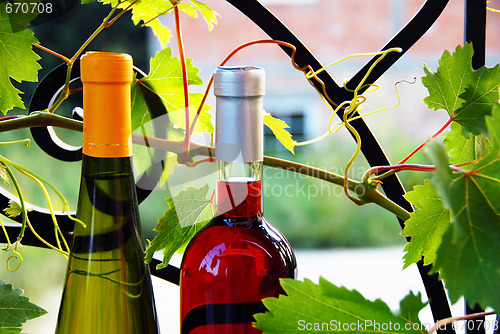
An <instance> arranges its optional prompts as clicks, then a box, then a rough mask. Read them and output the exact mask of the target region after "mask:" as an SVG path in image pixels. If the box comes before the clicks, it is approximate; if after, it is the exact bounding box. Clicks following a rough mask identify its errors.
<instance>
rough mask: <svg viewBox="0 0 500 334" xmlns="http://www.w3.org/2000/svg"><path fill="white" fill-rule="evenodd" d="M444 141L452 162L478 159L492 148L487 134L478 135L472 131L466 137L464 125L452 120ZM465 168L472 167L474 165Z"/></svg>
mask: <svg viewBox="0 0 500 334" xmlns="http://www.w3.org/2000/svg"><path fill="white" fill-rule="evenodd" d="M443 142H444V144H445V146H446V152H448V156H449V157H450V163H451V164H457V163H461V162H468V161H474V160H478V159H480V158H482V157H484V156H486V154H487V153H488V152H489V150H490V148H491V142H490V140H489V139H488V138H486V136H485V135H483V134H480V135H477V136H476V135H474V134H472V133H470V134H469V136H468V137H465V136H464V135H463V132H462V126H461V125H460V124H459V123H456V122H452V124H451V130H450V131H448V133H447V134H446V137H445V139H444V141H443ZM463 168H465V169H468V168H472V165H467V166H464V167H463Z"/></svg>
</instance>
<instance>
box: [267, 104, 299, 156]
mask: <svg viewBox="0 0 500 334" xmlns="http://www.w3.org/2000/svg"><path fill="white" fill-rule="evenodd" d="M264 124H265V125H266V126H267V127H269V129H271V131H272V132H273V134H274V136H275V137H276V139H278V140H279V142H280V143H281V144H283V146H285V148H286V149H287V150H289V151H290V152H292V154H295V153H294V147H295V144H294V143H293V140H292V135H291V134H290V132H288V131H287V130H285V129H286V128H289V126H288V124H286V122H285V121H282V120H281V119H278V118H275V117H273V116H272V115H271V114H265V115H264Z"/></svg>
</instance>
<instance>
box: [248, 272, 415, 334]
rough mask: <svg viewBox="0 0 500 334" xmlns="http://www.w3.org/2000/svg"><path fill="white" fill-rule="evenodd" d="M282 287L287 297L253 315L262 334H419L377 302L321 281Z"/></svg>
mask: <svg viewBox="0 0 500 334" xmlns="http://www.w3.org/2000/svg"><path fill="white" fill-rule="evenodd" d="M281 286H282V287H283V289H284V290H285V292H286V295H280V296H279V298H266V299H264V305H265V306H266V308H267V309H268V310H269V312H266V313H259V314H256V315H255V319H256V320H257V323H256V324H255V327H256V328H258V329H260V330H262V331H264V333H265V334H273V333H279V334H281V333H296V332H298V331H304V332H305V333H325V332H330V331H335V332H336V333H364V332H366V333H421V332H420V331H418V330H417V329H413V324H412V323H410V322H408V321H406V320H405V319H403V318H402V317H399V316H396V315H394V314H393V313H392V312H391V310H390V309H389V307H388V306H387V304H385V303H384V302H383V301H381V300H380V299H377V300H375V301H370V300H367V299H365V298H364V297H363V296H362V295H361V294H360V293H359V292H358V291H356V290H348V289H346V288H344V287H337V286H335V285H333V284H332V283H330V282H328V281H327V280H325V279H324V278H322V277H321V278H320V279H319V284H315V283H313V282H311V281H310V280H307V279H306V280H305V281H304V282H301V281H298V280H293V279H282V280H281ZM412 313H413V312H412ZM389 324H390V325H389ZM377 326H379V327H377ZM418 326H419V325H418V324H417V325H415V327H417V328H418ZM346 329H348V330H346Z"/></svg>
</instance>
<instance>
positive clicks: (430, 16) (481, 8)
mask: <svg viewBox="0 0 500 334" xmlns="http://www.w3.org/2000/svg"><path fill="white" fill-rule="evenodd" d="M227 2H228V3H230V4H231V5H233V6H234V7H235V8H237V9H238V10H239V11H241V12H242V13H243V14H245V15H246V16H248V17H249V18H250V19H251V20H252V21H253V22H254V23H255V24H256V25H258V26H259V27H260V28H261V29H262V30H263V31H264V32H266V33H267V34H268V35H269V36H270V37H271V38H273V39H276V40H280V41H284V42H288V43H290V44H292V45H294V46H295V47H296V49H297V52H296V55H295V61H296V63H297V65H298V66H301V67H302V66H305V65H310V66H311V67H312V68H313V69H314V70H319V69H321V68H322V67H323V66H322V65H321V64H320V63H319V62H318V61H317V60H316V59H315V57H314V55H313V54H312V53H311V52H310V51H309V50H308V49H307V48H306V46H305V45H304V44H303V43H302V42H301V41H300V40H298V38H297V37H295V35H294V34H293V33H292V32H291V31H290V30H289V29H288V28H287V27H286V26H285V25H284V24H283V23H282V22H281V21H280V20H279V19H278V18H277V17H276V16H274V14H273V13H271V12H270V11H269V10H268V9H267V8H266V7H264V6H263V5H262V4H261V3H260V2H259V1H258V0H227ZM448 2H449V0H427V1H426V2H425V3H424V5H423V6H422V7H421V9H420V10H419V11H418V13H416V15H415V16H414V17H413V18H412V19H411V20H410V21H409V22H408V24H407V25H406V26H405V27H403V28H402V30H401V31H400V32H399V33H398V34H396V35H395V36H394V37H393V38H392V39H391V41H389V42H388V43H387V44H386V45H385V46H384V47H383V48H381V50H386V49H388V48H391V47H400V48H402V49H403V52H402V53H391V54H389V55H387V56H386V57H385V58H384V59H383V60H382V61H381V62H380V63H379V64H378V65H377V67H376V68H375V69H374V70H373V71H372V73H371V74H370V76H369V77H368V79H367V81H366V82H367V83H373V82H375V81H376V80H377V79H378V78H379V77H380V76H382V75H383V74H384V73H385V72H386V71H387V70H388V69H389V68H390V67H391V66H392V65H393V64H394V63H395V62H396V61H397V60H398V59H399V58H400V57H401V56H403V54H404V53H405V52H406V51H408V50H409V49H410V48H411V47H412V46H413V45H414V43H415V42H417V41H418V40H419V39H420V38H421V37H422V36H423V35H424V34H425V33H426V32H427V30H428V29H429V28H430V27H431V26H432V25H433V24H434V23H435V22H436V20H437V19H438V17H439V16H440V15H441V13H442V11H443V10H444V8H445V7H446V6H447V4H448ZM465 13H466V15H465V40H466V41H471V42H472V43H473V46H474V50H475V55H474V58H473V67H474V68H478V67H480V66H482V65H484V63H485V36H486V31H485V25H486V0H466V6H465ZM283 50H284V51H285V52H286V53H287V54H288V55H289V56H291V50H289V49H287V48H283ZM376 59H377V57H374V58H373V59H371V60H370V61H369V62H368V63H367V64H366V65H365V66H364V67H363V68H362V69H360V71H359V72H358V73H357V74H356V75H355V76H354V77H353V78H352V79H351V80H350V81H349V82H348V84H347V86H348V87H355V86H357V84H358V83H359V82H360V81H361V79H362V78H363V77H364V76H365V74H366V73H367V71H368V69H369V67H370V66H371V65H372V64H373V62H374V61H375V60H376ZM59 68H60V69H59V70H57V69H56V70H57V73H52V72H51V74H49V75H48V76H47V77H46V78H44V80H42V81H41V82H40V84H39V86H38V87H37V91H36V92H35V94H34V97H33V100H32V102H31V104H30V111H34V110H43V109H45V108H46V107H47V105H48V102H49V100H50V97H51V96H53V95H54V94H55V93H56V90H57V89H58V88H57V87H58V84H59V86H60V85H61V84H62V82H64V78H62V79H61V78H60V77H59V76H61V75H62V74H64V75H65V73H66V68H65V66H63V65H61V66H60V67H59ZM77 68H78V66H75V67H74V69H77ZM56 70H54V72H56ZM74 72H75V73H74V74H73V78H74V79H75V80H77V79H78V77H79V73H78V70H76V71H74ZM60 73H61V74H60ZM139 75H140V72H139ZM318 77H319V78H320V79H321V80H322V81H323V82H324V83H325V86H326V94H327V95H328V96H329V97H330V98H331V99H332V100H333V101H334V102H335V103H341V102H343V101H346V100H350V99H351V98H352V93H350V92H348V91H347V90H345V89H343V88H341V87H340V86H338V85H337V83H336V82H335V81H334V80H333V78H332V77H331V76H330V75H329V74H328V72H327V71H323V72H321V73H319V74H318ZM318 88H320V87H318ZM319 91H321V89H319ZM37 92H38V93H37ZM143 93H144V94H146V101H147V103H148V106H149V107H150V108H151V110H152V111H153V112H155V111H156V112H157V113H158V114H157V115H161V114H166V111H165V110H164V107H163V104H162V103H161V101H158V100H157V99H156V97H155V96H154V94H152V93H151V92H149V91H148V90H147V89H144V90H143ZM148 94H149V95H148ZM35 96H36V98H35ZM47 99H48V100H47ZM339 116H340V117H342V111H339ZM351 124H352V126H353V127H354V128H355V129H356V131H357V132H358V133H359V135H360V136H361V138H362V143H361V147H362V152H363V154H364V156H365V158H366V159H367V161H368V162H369V164H370V165H371V166H378V165H388V164H389V161H388V159H387V157H386V156H385V154H384V152H383V150H382V148H381V147H380V145H379V144H378V142H377V140H376V138H375V136H374V135H373V134H372V132H371V131H370V129H369V128H368V127H367V125H366V124H365V122H364V121H363V119H362V118H360V119H357V120H356V121H353V122H352V123H351ZM158 133H161V132H159V131H158ZM32 134H33V137H34V139H35V141H36V142H37V144H38V145H39V146H40V147H41V148H42V149H44V150H45V152H46V153H47V154H49V155H51V156H55V157H57V158H58V159H60V160H63V161H75V160H79V157H80V156H81V151H78V148H76V149H68V148H65V147H64V145H61V143H58V140H57V139H56V138H54V137H53V134H51V132H50V131H48V130H47V128H38V129H36V128H35V129H32ZM153 169H154V171H155V173H153V176H152V177H151V174H149V175H150V177H149V178H148V177H147V176H143V177H145V178H147V179H143V180H142V181H143V182H148V183H150V184H154V183H155V177H158V175H159V174H157V173H158V172H159V171H160V172H161V164H156V165H155V166H153ZM145 175H146V174H145ZM146 188H148V189H153V187H146ZM383 189H384V191H385V193H386V195H387V197H388V198H389V199H391V200H393V201H394V202H395V203H397V204H398V205H400V206H401V207H403V208H405V209H406V210H408V211H412V207H411V205H410V204H409V203H408V202H407V201H406V200H405V199H404V198H403V194H404V193H405V190H404V188H403V186H402V184H401V182H400V181H399V179H398V177H397V176H396V175H393V176H392V177H390V178H387V179H385V180H384V184H383ZM149 192H150V191H148V190H144V188H143V187H141V188H138V194H139V198H140V200H143V199H144V198H145V197H147V195H149ZM9 199H14V196H13V195H11V194H9V193H7V192H6V191H5V190H3V189H2V188H0V208H5V207H7V206H8V201H9ZM29 215H30V217H31V219H32V221H34V222H35V221H36V227H37V229H38V230H39V232H40V234H41V236H42V237H43V238H45V239H46V240H48V241H49V242H53V241H55V240H53V239H54V236H53V233H52V228H53V225H52V221H51V219H50V215H49V212H48V210H45V209H43V208H36V207H35V208H34V211H33V212H30V213H29ZM57 216H58V219H61V222H60V227H61V229H62V230H63V233H64V235H65V237H66V238H67V239H68V240H70V239H71V237H72V236H71V232H72V228H73V223H72V221H71V220H69V219H68V218H67V217H66V215H65V214H63V213H57ZM398 221H399V223H400V225H401V227H403V226H404V222H403V221H402V220H401V219H399V218H398ZM7 230H8V234H9V237H10V238H12V239H15V238H16V237H17V235H18V233H19V227H17V226H8V227H7ZM5 241H6V240H4V236H3V235H1V236H0V242H5ZM23 244H26V245H32V246H40V247H43V246H44V245H43V244H41V242H39V241H38V239H37V238H35V237H34V235H33V234H32V233H31V232H29V231H26V234H25V236H24V238H23ZM158 263H159V261H157V260H153V263H152V264H151V271H152V274H153V275H155V276H158V277H160V278H163V279H165V280H168V281H170V282H172V283H174V284H178V283H179V268H176V267H173V266H170V265H169V267H167V268H165V269H162V270H156V264H158ZM417 266H418V269H419V272H420V275H421V278H422V281H423V283H424V286H425V289H426V292H427V295H428V298H429V300H430V306H431V310H432V314H433V316H434V319H436V320H439V319H444V318H448V317H451V312H450V308H449V302H448V299H447V297H446V294H445V291H444V288H443V284H442V282H441V281H440V280H439V278H438V275H437V274H433V275H429V271H430V266H424V265H423V262H422V261H420V262H419V263H418V264H417ZM477 311H478V309H477V308H474V307H472V308H468V310H467V312H468V313H471V312H477ZM440 332H441V333H454V332H455V331H454V330H453V329H452V328H451V326H448V327H447V328H446V329H442V330H440ZM469 333H478V334H479V333H484V327H483V328H476V329H474V330H472V331H469Z"/></svg>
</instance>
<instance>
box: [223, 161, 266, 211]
mask: <svg viewBox="0 0 500 334" xmlns="http://www.w3.org/2000/svg"><path fill="white" fill-rule="evenodd" d="M217 204H218V209H217V212H218V215H221V216H223V217H227V218H245V217H255V216H258V215H261V214H262V161H251V162H225V161H217Z"/></svg>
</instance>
